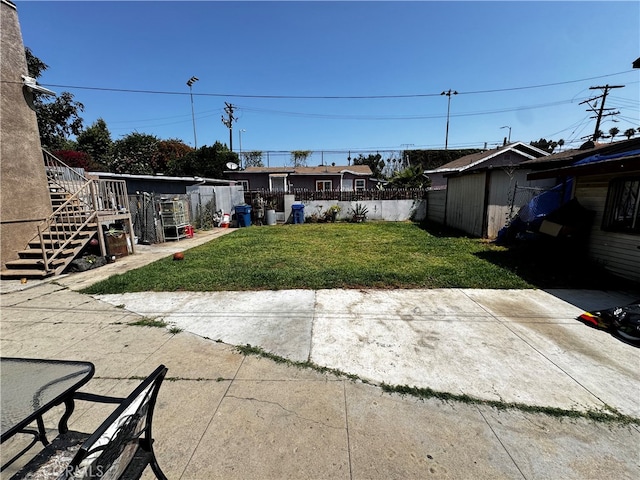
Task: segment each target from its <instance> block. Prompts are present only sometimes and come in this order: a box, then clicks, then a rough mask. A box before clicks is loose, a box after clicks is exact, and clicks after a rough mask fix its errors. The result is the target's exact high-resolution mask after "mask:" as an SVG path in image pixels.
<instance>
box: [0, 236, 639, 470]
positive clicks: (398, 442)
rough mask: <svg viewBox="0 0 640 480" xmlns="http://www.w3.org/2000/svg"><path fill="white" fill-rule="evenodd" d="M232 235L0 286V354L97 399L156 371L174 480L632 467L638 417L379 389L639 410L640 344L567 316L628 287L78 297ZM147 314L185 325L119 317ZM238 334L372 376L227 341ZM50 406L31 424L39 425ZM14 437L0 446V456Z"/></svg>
mask: <svg viewBox="0 0 640 480" xmlns="http://www.w3.org/2000/svg"><path fill="white" fill-rule="evenodd" d="M229 232H230V230H226V231H223V229H217V230H214V231H212V232H204V233H202V234H198V235H196V237H195V238H194V239H190V240H187V241H180V242H175V243H171V244H164V245H162V246H157V247H155V246H154V247H145V246H140V247H141V248H138V253H137V254H136V255H133V256H130V257H126V258H124V259H121V260H119V261H118V262H116V263H115V264H112V265H107V266H105V267H102V268H100V269H96V270H92V271H88V272H84V273H80V274H73V275H69V276H66V277H61V278H57V279H55V281H49V282H29V283H27V284H25V285H22V284H20V282H7V281H3V282H1V285H0V287H1V292H2V295H0V305H1V307H2V311H1V315H2V322H1V324H0V333H1V335H0V339H1V349H2V355H3V356H20V357H39V358H59V359H77V360H87V361H91V362H93V363H94V364H95V366H96V375H95V377H94V378H93V379H92V380H91V381H90V382H89V383H88V384H87V385H86V387H85V388H84V389H83V390H86V391H91V392H95V393H100V394H110V395H125V394H127V393H128V392H130V391H131V390H132V389H133V388H134V386H135V385H137V383H139V381H140V380H139V378H140V377H143V376H146V375H148V374H149V373H150V372H151V371H152V370H153V368H155V367H156V366H157V365H158V364H160V363H164V364H165V365H166V366H168V367H169V373H168V377H167V381H165V383H164V384H163V386H162V389H161V390H160V395H159V398H158V406H157V410H156V419H155V423H154V430H155V432H154V436H155V438H156V453H157V456H158V459H159V462H160V465H161V467H162V468H163V470H164V471H165V473H166V474H167V476H168V478H171V479H203V480H205V479H214V478H223V479H249V478H251V479H255V478H260V479H283V478H290V479H316V478H327V479H336V478H344V479H390V478H398V479H399V478H403V479H406V478H411V479H422V478H455V479H460V478H474V479H475V478H491V479H495V478H508V479H510V478H526V479H537V478H539V479H543V478H544V479H548V478H563V479H600V478H620V479H624V478H629V479H635V478H638V477H639V476H640V447H638V445H640V441H639V440H640V427H639V426H638V424H633V423H632V424H619V423H596V422H593V421H590V420H586V419H584V418H568V417H564V418H557V417H551V416H547V415H545V414H542V413H525V412H523V411H522V410H518V409H507V410H499V409H496V408H492V407H490V406H487V405H482V404H479V405H477V404H468V403H461V402H444V401H441V400H439V399H437V398H431V399H425V400H421V399H417V398H414V397H411V396H401V395H398V394H389V393H385V392H383V391H382V389H381V388H380V387H379V386H377V384H379V383H381V382H385V383H388V384H392V385H405V384H406V385H409V386H418V387H429V388H432V389H434V390H436V391H443V392H450V393H455V394H462V393H464V394H467V395H471V396H474V397H477V398H480V399H486V400H498V401H505V402H519V403H523V404H527V405H535V406H554V407H559V408H564V409H575V410H579V411H584V410H602V409H605V408H607V407H605V405H607V406H608V407H611V408H615V409H617V410H618V411H619V412H621V413H623V414H627V415H632V416H634V417H640V409H639V407H638V399H639V398H640V369H639V368H638V367H639V366H640V350H639V349H637V348H634V347H632V346H629V345H626V344H624V343H622V342H620V341H618V340H617V339H615V338H613V337H612V336H610V335H608V334H607V333H605V332H601V331H598V330H594V329H591V328H589V327H586V326H585V325H582V324H581V323H580V322H577V321H576V320H575V317H576V316H577V315H578V314H579V313H581V312H582V311H584V310H587V309H591V308H602V307H605V306H606V305H602V304H603V303H607V304H611V305H615V304H618V303H620V302H622V301H630V300H633V298H630V297H629V296H628V295H626V294H624V293H620V292H593V291H590V292H583V291H567V290H563V291H550V292H545V291H541V290H526V291H492V290H466V289H462V290H407V291H377V290H363V291H361V290H357V291H355V290H354V291H338V290H324V291H300V290H295V291H280V292H243V293H240V292H215V293H209V294H200V293H188V292H181V293H173V294H166V293H160V294H153V295H151V294H146V293H145V294H144V295H133V294H128V295H123V296H104V297H102V296H101V297H96V298H94V297H91V296H88V295H84V294H81V293H78V292H77V291H76V290H78V289H80V288H83V287H84V286H88V285H90V284H91V283H93V282H95V281H97V280H99V279H101V278H104V277H106V276H109V275H111V274H114V273H116V272H121V271H122V270H123V269H128V268H137V267H138V266H141V265H144V264H146V263H149V262H150V261H153V260H155V259H157V258H161V257H163V256H166V255H170V254H172V253H173V251H177V250H182V249H186V248H190V247H192V246H195V245H197V244H199V243H204V242H205V241H209V240H211V239H213V238H215V237H216V236H218V235H220V234H226V233H229ZM143 315H144V316H158V317H161V318H163V319H164V320H165V321H167V322H169V323H170V324H171V325H174V326H176V327H179V328H180V329H182V332H180V333H177V334H171V333H170V332H169V330H168V329H164V328H153V327H140V326H133V325H131V323H133V322H135V321H137V320H139V319H140V318H141V316H143ZM246 343H250V344H252V345H256V346H259V347H261V348H263V349H265V350H266V351H269V352H273V353H274V354H276V355H279V356H282V357H286V358H289V359H291V360H295V361H307V360H311V361H312V362H313V363H314V364H317V365H320V366H327V367H331V368H337V369H340V370H342V371H344V372H347V373H350V374H353V375H356V376H358V377H359V378H360V379H363V380H365V381H368V382H371V383H369V384H368V383H363V382H362V381H354V380H350V379H346V378H342V377H336V376H334V375H331V374H322V373H319V372H317V371H314V370H312V369H301V368H296V367H294V366H288V365H286V364H282V363H276V362H274V361H272V360H269V359H264V358H258V357H255V356H245V355H242V354H240V353H238V352H237V350H236V349H235V348H234V347H233V345H238V344H246ZM112 408H113V407H110V406H108V405H89V404H86V403H83V402H78V403H77V407H76V411H75V412H74V414H73V416H72V418H71V422H70V427H71V428H72V429H77V430H83V431H90V430H93V429H95V428H96V427H97V426H98V425H99V423H100V422H101V421H102V420H103V419H104V418H105V417H106V415H107V413H108V412H109V411H110V410H111V409H112ZM59 415H60V410H56V411H53V412H51V414H50V415H48V417H47V418H46V419H45V420H46V425H47V427H48V428H50V429H51V435H54V434H55V432H54V430H55V425H56V419H57V417H58V416H59ZM20 441H21V439H19V438H16V439H15V441H10V442H7V443H6V444H4V445H3V446H2V459H3V460H5V459H6V458H9V456H10V453H11V451H15V449H16V448H17V447H18V446H19V443H20ZM35 450H36V449H35V448H34V449H33V450H32V451H35ZM30 453H31V452H30ZM18 466H19V465H17V466H16V468H17V467H18ZM12 471H15V469H13V467H12V469H9V470H7V471H6V472H3V474H2V478H9V477H10V476H11V472H12ZM145 478H152V475H151V472H147V474H146V476H145Z"/></svg>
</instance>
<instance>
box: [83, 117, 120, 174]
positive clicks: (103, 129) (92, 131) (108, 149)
mask: <svg viewBox="0 0 640 480" xmlns="http://www.w3.org/2000/svg"><path fill="white" fill-rule="evenodd" d="M76 141H77V144H78V146H77V148H78V150H79V151H81V152H85V153H87V154H89V155H90V156H91V159H92V160H93V162H94V163H96V164H98V165H103V168H108V166H109V164H110V163H111V160H112V150H113V141H112V140H111V133H110V132H109V129H108V128H107V123H106V122H105V121H104V120H103V119H102V118H99V119H98V120H96V121H95V122H93V124H92V125H91V126H90V127H89V128H87V129H85V130H83V131H82V132H80V135H78V137H77V139H76Z"/></svg>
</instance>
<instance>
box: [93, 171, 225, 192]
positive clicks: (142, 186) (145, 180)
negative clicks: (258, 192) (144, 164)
mask: <svg viewBox="0 0 640 480" xmlns="http://www.w3.org/2000/svg"><path fill="white" fill-rule="evenodd" d="M89 175H90V176H91V177H93V178H98V179H101V180H123V181H125V182H126V184H127V193H128V194H129V195H135V194H136V193H138V192H146V193H155V194H159V195H184V194H186V193H187V192H188V191H189V190H190V187H194V186H198V185H207V186H223V185H232V184H234V183H235V182H232V181H229V180H221V179H218V178H203V177H174V176H169V175H134V174H126V173H109V172H89Z"/></svg>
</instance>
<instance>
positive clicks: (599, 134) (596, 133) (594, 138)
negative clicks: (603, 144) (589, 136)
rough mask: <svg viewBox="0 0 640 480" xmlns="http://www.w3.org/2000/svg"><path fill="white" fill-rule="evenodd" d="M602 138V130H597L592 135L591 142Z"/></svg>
mask: <svg viewBox="0 0 640 480" xmlns="http://www.w3.org/2000/svg"><path fill="white" fill-rule="evenodd" d="M603 137H604V132H603V131H602V130H598V131H597V132H595V133H594V134H593V140H594V141H596V142H597V141H598V139H600V138H603Z"/></svg>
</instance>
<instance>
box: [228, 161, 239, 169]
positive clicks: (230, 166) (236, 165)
mask: <svg viewBox="0 0 640 480" xmlns="http://www.w3.org/2000/svg"><path fill="white" fill-rule="evenodd" d="M227 168H228V169H229V170H237V169H238V164H237V163H233V162H228V163H227Z"/></svg>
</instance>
